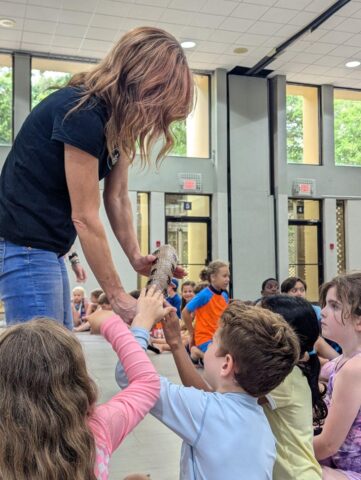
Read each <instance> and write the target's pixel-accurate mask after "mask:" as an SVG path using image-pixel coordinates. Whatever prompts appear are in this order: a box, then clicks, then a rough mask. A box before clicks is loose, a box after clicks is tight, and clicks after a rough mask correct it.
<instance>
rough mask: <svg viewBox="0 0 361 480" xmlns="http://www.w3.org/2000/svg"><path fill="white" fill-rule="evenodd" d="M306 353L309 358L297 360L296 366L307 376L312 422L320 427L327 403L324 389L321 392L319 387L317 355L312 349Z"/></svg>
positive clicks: (319, 365)
mask: <svg viewBox="0 0 361 480" xmlns="http://www.w3.org/2000/svg"><path fill="white" fill-rule="evenodd" d="M306 355H308V356H309V359H308V360H307V361H302V362H299V363H298V367H299V368H300V369H301V370H302V373H303V374H304V376H305V377H306V378H307V382H308V384H309V386H310V389H311V394H312V406H313V424H314V426H315V427H321V425H322V423H323V420H324V419H325V418H326V417H327V405H326V403H325V401H324V399H323V397H324V395H325V392H326V389H324V391H322V392H321V391H320V387H319V376H320V370H321V364H320V360H319V358H318V355H317V353H316V352H315V351H314V350H312V351H311V352H308V353H306Z"/></svg>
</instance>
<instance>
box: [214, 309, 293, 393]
mask: <svg viewBox="0 0 361 480" xmlns="http://www.w3.org/2000/svg"><path fill="white" fill-rule="evenodd" d="M218 332H219V336H218V338H219V344H220V347H219V352H217V353H219V354H220V355H221V356H223V355H226V354H230V355H231V356H232V358H233V361H234V363H235V380H236V382H237V383H238V384H239V385H240V386H241V387H242V388H243V389H244V390H245V391H246V392H248V393H249V394H250V395H253V396H254V397H261V396H264V395H266V394H267V393H269V392H270V391H271V390H273V389H274V388H276V387H277V386H278V385H279V384H280V383H281V382H282V381H283V380H284V379H285V378H286V376H287V375H288V374H289V373H290V372H291V370H292V368H293V367H294V366H295V365H296V364H297V362H298V361H299V356H300V346H299V340H298V337H297V335H296V333H295V332H294V331H293V329H292V328H291V327H290V326H289V325H288V323H287V322H286V321H285V320H283V318H282V317H281V316H280V315H277V314H276V313H273V312H271V311H269V310H265V309H263V308H261V307H253V306H250V305H245V304H244V303H243V302H240V301H237V300H235V301H233V302H232V303H231V304H229V305H228V307H227V308H226V310H225V311H224V312H223V314H222V316H221V320H220V329H219V330H218Z"/></svg>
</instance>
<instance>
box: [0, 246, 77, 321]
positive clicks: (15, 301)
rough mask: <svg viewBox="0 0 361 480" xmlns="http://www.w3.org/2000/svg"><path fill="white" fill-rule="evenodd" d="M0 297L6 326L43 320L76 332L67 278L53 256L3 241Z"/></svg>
mask: <svg viewBox="0 0 361 480" xmlns="http://www.w3.org/2000/svg"><path fill="white" fill-rule="evenodd" d="M0 297H1V300H2V301H3V302H4V307H5V317H6V324H7V325H12V324H14V323H19V322H26V321H28V320H31V319H32V318H33V317H38V316H41V317H51V318H54V319H55V320H56V321H58V322H59V323H61V324H62V325H64V326H65V327H66V328H68V329H69V330H72V328H73V320H72V315H71V305H70V288H69V280H68V274H67V271H66V266H65V262H64V259H63V258H61V257H58V256H57V254H56V253H54V252H49V251H48V250H41V249H39V248H32V247H23V246H20V245H15V244H14V243H11V242H8V241H7V240H4V239H3V238H0Z"/></svg>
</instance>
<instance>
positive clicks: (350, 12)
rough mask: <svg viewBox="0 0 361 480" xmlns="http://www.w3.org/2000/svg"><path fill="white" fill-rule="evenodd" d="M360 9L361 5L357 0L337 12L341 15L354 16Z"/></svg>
mask: <svg viewBox="0 0 361 480" xmlns="http://www.w3.org/2000/svg"><path fill="white" fill-rule="evenodd" d="M360 10H361V5H360V4H359V3H357V2H355V1H352V2H350V3H348V4H347V5H344V6H343V7H342V8H340V10H339V11H338V12H337V14H338V15H340V16H341V17H353V16H354V15H355V14H357V13H360Z"/></svg>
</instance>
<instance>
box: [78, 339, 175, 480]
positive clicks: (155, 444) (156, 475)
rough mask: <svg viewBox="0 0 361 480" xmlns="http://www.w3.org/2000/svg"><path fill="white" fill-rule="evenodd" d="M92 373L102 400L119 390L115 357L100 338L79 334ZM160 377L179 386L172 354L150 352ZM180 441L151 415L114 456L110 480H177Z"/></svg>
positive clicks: (108, 346) (129, 436)
mask: <svg viewBox="0 0 361 480" xmlns="http://www.w3.org/2000/svg"><path fill="white" fill-rule="evenodd" d="M78 338H79V339H80V341H81V343H82V345H83V348H84V351H85V355H86V359H87V362H88V366H89V370H90V373H91V374H92V376H93V378H94V379H95V380H96V382H97V383H98V386H99V390H100V398H99V400H100V401H105V400H107V399H109V398H110V397H111V396H112V395H114V394H115V393H116V392H117V391H118V386H117V384H116V383H115V380H114V369H115V365H116V355H115V353H114V352H113V350H112V348H111V347H110V345H109V344H107V342H106V341H105V340H104V339H103V338H102V337H100V336H95V335H94V336H93V335H90V334H88V333H82V334H78ZM149 356H150V358H151V359H152V361H153V363H154V365H155V367H156V368H157V370H158V371H159V373H160V374H162V375H165V376H167V377H168V378H169V379H170V380H171V381H174V382H176V383H180V381H179V377H178V374H177V371H176V368H175V365H174V362H173V358H172V355H171V354H170V353H163V354H162V355H155V354H153V353H152V352H150V353H149ZM180 448H181V441H180V440H179V438H178V437H177V436H176V435H175V434H174V433H172V432H171V431H170V430H168V429H167V428H166V427H164V426H163V425H162V424H161V423H160V422H159V421H158V420H156V419H154V418H153V417H152V416H150V415H148V416H147V417H146V418H145V419H144V420H143V421H142V422H141V423H140V425H138V427H137V428H136V429H135V430H134V431H133V432H132V433H131V434H130V435H128V437H127V438H126V439H125V441H124V442H123V443H122V445H121V446H120V447H119V449H118V450H117V451H116V452H115V453H114V454H113V456H112V460H111V469H110V477H109V480H122V479H123V478H124V477H125V476H126V475H128V474H130V473H135V472H137V473H149V474H151V479H152V480H176V479H177V478H178V476H179V457H180Z"/></svg>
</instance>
